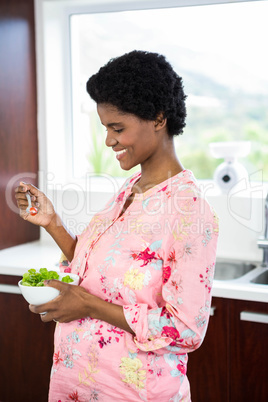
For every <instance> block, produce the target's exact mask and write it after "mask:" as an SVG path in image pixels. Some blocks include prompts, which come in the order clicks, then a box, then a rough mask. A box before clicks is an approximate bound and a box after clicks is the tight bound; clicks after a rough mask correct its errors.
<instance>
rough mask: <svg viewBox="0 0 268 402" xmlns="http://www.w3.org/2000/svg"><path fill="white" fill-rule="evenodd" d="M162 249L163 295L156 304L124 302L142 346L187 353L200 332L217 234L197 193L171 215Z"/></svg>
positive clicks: (207, 302)
mask: <svg viewBox="0 0 268 402" xmlns="http://www.w3.org/2000/svg"><path fill="white" fill-rule="evenodd" d="M169 227H170V233H169V234H168V235H167V239H166V241H165V247H164V249H163V255H164V258H163V266H162V300H163V302H162V303H161V305H159V307H158V308H149V307H148V305H146V304H135V305H126V306H124V314H125V318H126V320H127V322H128V324H129V326H130V327H131V329H132V330H133V331H134V332H135V336H134V342H135V343H136V345H137V347H138V348H139V349H141V350H144V351H155V350H157V353H160V354H161V353H167V349H168V350H169V352H174V353H187V352H190V351H193V350H195V349H197V348H198V347H199V346H200V345H201V343H202V341H203V339H204V336H205V333H206V329H207V325H208V320H209V313H210V305H211V287H212V281H213V275H214V266H215V259H216V247H217V238H218V222H217V216H216V214H215V213H214V211H213V210H212V209H211V207H210V206H209V204H208V203H207V202H206V201H205V200H204V199H203V198H201V197H195V196H193V197H190V198H189V196H188V197H187V201H186V202H185V203H183V204H182V205H181V206H180V211H179V213H178V214H176V215H173V216H172V219H171V220H170V224H169Z"/></svg>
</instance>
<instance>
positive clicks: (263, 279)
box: [250, 269, 268, 285]
mask: <svg viewBox="0 0 268 402" xmlns="http://www.w3.org/2000/svg"><path fill="white" fill-rule="evenodd" d="M250 282H253V283H257V284H259V285H268V269H267V270H265V271H264V272H262V273H261V274H259V275H258V276H256V278H253V279H251V281H250Z"/></svg>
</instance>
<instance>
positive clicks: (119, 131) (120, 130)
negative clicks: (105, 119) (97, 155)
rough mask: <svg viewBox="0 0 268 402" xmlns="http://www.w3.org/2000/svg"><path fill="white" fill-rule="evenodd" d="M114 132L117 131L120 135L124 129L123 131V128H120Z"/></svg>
mask: <svg viewBox="0 0 268 402" xmlns="http://www.w3.org/2000/svg"><path fill="white" fill-rule="evenodd" d="M114 131H115V132H116V133H117V134H120V133H122V131H123V129H122V128H119V129H118V130H116V129H114Z"/></svg>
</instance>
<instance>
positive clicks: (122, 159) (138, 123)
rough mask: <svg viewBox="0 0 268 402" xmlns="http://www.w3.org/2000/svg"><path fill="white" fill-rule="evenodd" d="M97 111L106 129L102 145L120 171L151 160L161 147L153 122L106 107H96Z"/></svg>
mask: <svg viewBox="0 0 268 402" xmlns="http://www.w3.org/2000/svg"><path fill="white" fill-rule="evenodd" d="M97 111H98V114H99V117H100V120H101V123H102V124H103V125H104V126H105V127H106V131H107V136H106V141H105V142H106V145H107V146H108V147H112V148H113V151H114V152H115V157H116V158H117V160H118V161H119V163H120V166H121V168H122V169H124V170H129V169H131V168H133V167H134V166H137V165H138V164H140V165H141V166H143V165H145V164H150V163H151V162H153V161H155V159H156V158H157V156H158V154H160V153H161V151H162V146H163V144H162V142H163V132H162V131H161V125H160V124H157V121H150V120H142V119H140V118H138V117H136V116H135V115H133V114H130V113H124V112H121V111H120V110H119V109H117V108H116V107H115V106H113V105H110V104H103V103H101V104H98V105H97ZM164 137H165V139H167V138H168V135H167V134H165V136H164Z"/></svg>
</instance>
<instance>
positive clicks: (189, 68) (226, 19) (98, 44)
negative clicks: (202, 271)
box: [36, 0, 268, 182]
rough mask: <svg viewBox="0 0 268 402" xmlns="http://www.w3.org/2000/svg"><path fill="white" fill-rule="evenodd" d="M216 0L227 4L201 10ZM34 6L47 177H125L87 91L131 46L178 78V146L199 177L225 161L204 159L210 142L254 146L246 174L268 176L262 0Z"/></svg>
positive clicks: (267, 5)
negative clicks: (182, 96)
mask: <svg viewBox="0 0 268 402" xmlns="http://www.w3.org/2000/svg"><path fill="white" fill-rule="evenodd" d="M215 2H216V3H227V4H207V5H204V4H205V3H215ZM163 3H165V8H163V7H164V6H163ZM186 4H187V5H190V4H192V5H193V6H191V7H190V6H187V7H186V6H185V5H186ZM36 6H37V11H36V13H37V22H38V21H39V24H40V25H42V26H43V31H42V32H41V33H40V32H38V31H37V60H39V62H38V64H39V68H38V71H39V88H40V87H41V89H43V90H44V91H43V93H42V95H40V89H39V95H38V98H39V104H40V103H41V106H42V105H43V106H44V110H45V113H44V114H43V115H42V113H41V116H39V122H40V127H41V126H42V127H41V128H40V130H41V133H40V137H39V142H41V155H40V162H41V163H40V166H41V168H42V167H43V172H46V173H45V174H46V175H47V176H48V177H50V179H51V180H52V179H57V180H68V181H70V180H73V182H74V181H76V180H80V179H82V178H83V177H86V176H88V175H89V176H95V175H101V176H105V175H106V176H122V175H124V174H126V175H127V176H129V174H130V172H123V171H122V170H121V169H120V168H119V166H118V162H117V160H116V159H115V157H114V155H113V152H112V151H110V150H109V149H106V147H105V145H104V138H105V130H104V129H103V127H102V126H101V124H100V122H99V120H98V116H97V113H96V107H95V104H94V103H93V102H92V101H91V100H90V98H89V96H88V95H87V93H86V89H85V87H86V81H87V79H88V78H89V76H90V75H92V74H94V73H95V72H96V71H97V70H98V69H99V67H101V65H103V64H104V63H106V62H107V61H108V60H109V59H110V58H111V57H116V56H118V55H121V54H123V53H125V52H128V51H131V50H133V49H141V50H149V51H156V52H159V53H162V54H164V55H165V56H166V57H167V59H168V60H169V61H170V62H171V63H172V65H173V67H174V68H175V70H176V71H177V72H178V74H180V75H181V76H182V77H183V79H184V87H185V92H186V94H187V95H188V98H187V110H188V117H187V126H186V128H185V130H184V134H183V135H182V136H179V137H178V138H176V140H175V142H176V148H177V149H178V155H179V157H180V159H181V161H182V163H183V164H184V165H185V166H186V167H187V168H189V169H192V170H193V171H194V172H195V175H196V176H197V178H199V179H211V178H212V177H213V172H214V170H215V168H216V166H217V165H218V164H219V163H220V162H221V160H219V159H214V158H213V157H212V156H211V155H210V152H209V144H210V143H211V142H218V141H236V140H241V141H251V151H250V154H249V155H248V156H247V157H246V158H244V159H243V160H241V162H242V163H243V164H244V165H245V166H246V168H247V170H248V172H249V174H251V175H253V176H254V179H255V180H256V179H257V180H262V179H265V180H268V136H267V131H268V115H267V104H268V76H267V71H268V57H267V52H266V42H267V37H268V25H267V23H266V16H267V14H268V1H249V2H243V1H240V2H236V3H233V2H226V1H225V2H224V1H222V2H221V1H219V2H217V1H209V0H208V1H192V2H191V1H188V2H185V1H165V2H163V1H161V2H160V1H149V0H148V1H143V2H132V1H117V2H116V1H113V2H111V1H106V2H104V1H99V2H95V1H77V2H74V1H73V2H71V1H53V2H52V1H43V2H42V1H41V2H40V1H38V0H36ZM178 6H181V7H178ZM41 62H43V64H44V70H43V71H42V67H41ZM40 130H39V131H40ZM42 132H43V133H44V136H42V135H41V134H42ZM44 138H45V139H44ZM42 145H43V149H42ZM55 149H57V151H55Z"/></svg>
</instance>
